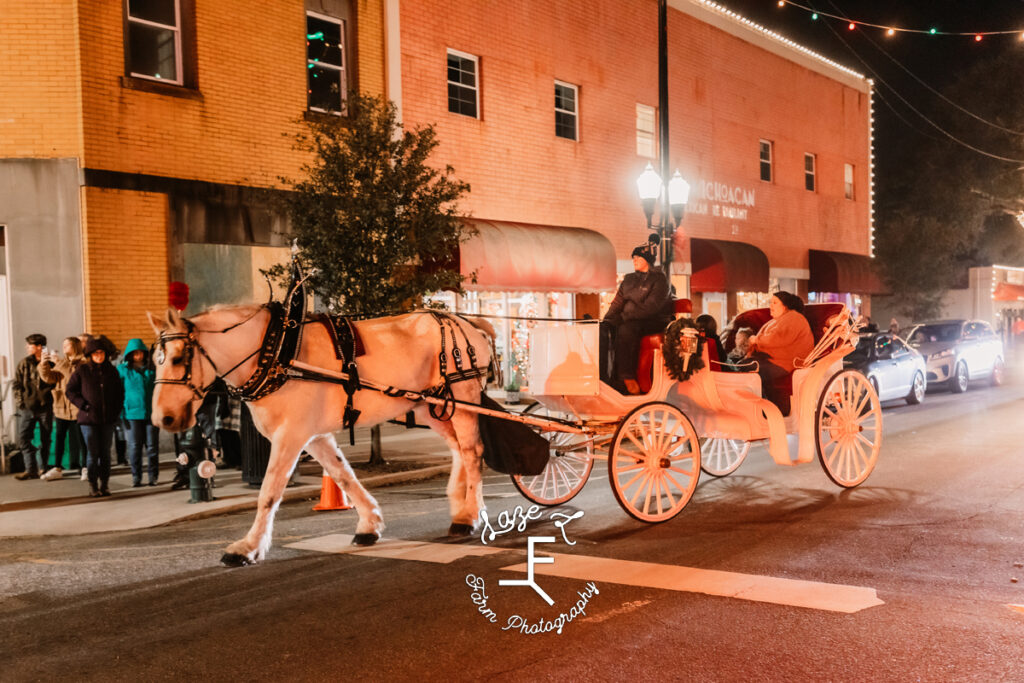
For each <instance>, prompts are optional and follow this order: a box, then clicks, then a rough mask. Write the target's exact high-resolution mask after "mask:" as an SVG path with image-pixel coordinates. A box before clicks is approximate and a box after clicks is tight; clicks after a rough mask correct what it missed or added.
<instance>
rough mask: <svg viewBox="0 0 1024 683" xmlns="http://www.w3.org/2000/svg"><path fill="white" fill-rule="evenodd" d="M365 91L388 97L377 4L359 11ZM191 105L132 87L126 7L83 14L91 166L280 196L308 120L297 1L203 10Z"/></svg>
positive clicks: (95, 5)
mask: <svg viewBox="0 0 1024 683" xmlns="http://www.w3.org/2000/svg"><path fill="white" fill-rule="evenodd" d="M353 5H354V6H355V7H356V10H357V12H358V15H359V16H358V21H357V25H358V27H359V33H358V40H357V48H358V53H359V58H358V59H359V64H358V69H359V81H360V85H361V88H362V89H364V90H369V91H372V92H381V91H382V90H383V78H384V77H383V69H384V67H383V52H382V47H381V46H382V34H381V31H382V29H381V25H382V24H381V22H382V18H381V16H380V15H381V13H382V9H381V0H354V2H353ZM195 6H196V11H195V14H196V26H195V36H196V38H195V55H196V63H197V69H196V72H197V79H198V88H197V91H196V92H195V93H193V96H192V97H175V96H172V95H168V94H162V93H154V92H145V91H141V90H137V89H132V88H130V87H125V86H124V84H123V80H122V77H123V75H124V37H123V33H124V29H123V10H122V5H121V3H116V2H89V3H83V4H82V9H81V12H82V20H81V26H82V28H81V30H82V45H83V47H82V64H83V76H82V78H83V104H84V110H83V121H84V130H85V158H84V165H85V166H87V167H90V168H102V169H111V170H118V171H124V172H129V173H146V174H154V175H162V176H172V177H178V178H195V179H202V180H208V181H212V182H221V183H230V184H247V185H261V186H262V185H276V184H278V177H279V176H282V175H284V176H288V177H295V176H296V174H297V173H298V171H299V167H300V164H301V162H302V156H301V155H300V154H299V153H298V152H297V151H296V150H294V149H293V148H292V142H293V139H294V135H295V133H296V132H298V131H299V130H300V128H301V125H300V124H299V123H298V121H299V119H301V117H302V116H303V114H304V112H305V111H306V69H305V64H306V52H305V50H306V38H305V35H306V25H305V10H304V6H303V3H302V1H301V0H288V1H284V0H278V1H276V2H266V3H260V5H259V8H258V9H256V8H253V10H252V11H245V12H239V11H238V10H237V7H235V6H234V5H232V4H230V3H224V2H219V1H218V0H195Z"/></svg>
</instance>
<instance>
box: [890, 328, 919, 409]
mask: <svg viewBox="0 0 1024 683" xmlns="http://www.w3.org/2000/svg"><path fill="white" fill-rule="evenodd" d="M892 359H893V361H894V363H895V367H894V370H895V371H894V373H893V374H894V375H895V376H896V383H897V385H898V391H899V396H906V395H907V394H909V393H910V388H911V387H912V386H913V384H914V375H915V374H917V372H918V370H917V366H916V365H915V364H914V354H912V353H911V352H910V349H908V348H907V347H906V345H905V344H904V343H903V341H902V340H900V339H899V338H897V337H893V338H892Z"/></svg>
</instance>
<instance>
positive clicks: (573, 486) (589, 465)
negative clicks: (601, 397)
mask: <svg viewBox="0 0 1024 683" xmlns="http://www.w3.org/2000/svg"><path fill="white" fill-rule="evenodd" d="M523 412H524V413H531V414H534V415H543V416H547V417H565V415H563V414H562V413H557V412H554V411H549V410H548V409H547V408H545V407H544V406H542V405H541V404H540V403H536V402H535V403H531V404H530V405H529V406H528V407H527V408H526V410H524V411H523ZM534 429H535V430H537V431H538V433H539V434H540V435H541V436H543V437H544V438H545V439H547V441H548V443H549V444H550V450H549V453H548V464H547V465H545V466H544V471H543V472H541V473H540V474H537V475H520V474H513V475H512V484H513V485H514V486H515V487H516V488H517V489H519V493H521V494H523V496H525V497H526V498H527V499H528V500H530V501H532V502H534V503H537V504H538V505H561V504H562V503H566V502H568V501H570V500H572V499H573V498H574V497H575V496H576V494H577V493H579V492H580V491H582V490H583V485H584V484H586V483H587V478H588V477H589V476H590V471H591V470H592V469H594V458H593V455H594V448H593V443H594V442H593V438H592V437H587V436H584V435H582V434H570V433H568V432H552V431H544V430H543V429H541V428H537V427H534Z"/></svg>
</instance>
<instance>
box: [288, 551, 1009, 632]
mask: <svg viewBox="0 0 1024 683" xmlns="http://www.w3.org/2000/svg"><path fill="white" fill-rule="evenodd" d="M285 547H286V548H295V549H296V550H311V551H314V552H321V553H334V554H343V555H360V556H364V557H382V558H388V559H393V560H416V561H418V562H432V563H435V564H451V563H452V562H455V561H456V560H461V559H463V558H466V557H485V556H489V555H496V554H498V553H510V552H511V553H518V554H523V553H524V551H523V550H522V549H519V548H496V547H488V546H483V545H476V544H472V545H469V544H460V543H430V542H428V541H405V540H402V539H385V540H382V541H379V542H378V543H376V544H375V545H372V546H354V545H352V536H351V535H350V534H329V535H327V536H320V537H318V538H308V539H305V540H303V541H298V542H296V543H288V544H286V545H285ZM543 555H550V556H551V557H554V558H555V562H554V564H536V565H534V568H533V570H534V573H535V574H543V575H547V576H558V577H562V578H567V579H579V580H581V581H593V582H595V583H601V582H605V583H617V584H622V585H626V586H638V587H641V588H659V589H662V590H671V591H683V592H688V593H703V594H705V595H715V596H720V597H726V598H737V599H740V600H752V601H755V602H768V603H773V604H776V605H789V606H792V607H806V608H808V609H818V610H825V611H829V612H842V613H844V614H853V613H854V612H859V611H861V610H863V609H867V608H869V607H875V606H877V605H884V604H885V603H884V602H883V601H882V600H879V599H878V595H877V593H876V592H875V589H874V588H866V587H863V586H847V585H843V584H836V583H822V582H818V581H801V580H798V579H783V578H777V577H773V576H758V575H756V574H740V573H737V572H725V571H718V570H714V569H697V568H695V567H680V566H676V565H668V564H655V563H653V562H634V561H630V560H616V559H611V558H606V557H591V556H587V555H566V554H563V553H543ZM501 569H502V570H503V571H514V572H524V573H525V572H526V570H527V568H526V563H520V564H514V565H510V566H507V567H502V568H501ZM1009 607H1011V608H1013V609H1018V610H1020V611H1022V612H1024V605H1009Z"/></svg>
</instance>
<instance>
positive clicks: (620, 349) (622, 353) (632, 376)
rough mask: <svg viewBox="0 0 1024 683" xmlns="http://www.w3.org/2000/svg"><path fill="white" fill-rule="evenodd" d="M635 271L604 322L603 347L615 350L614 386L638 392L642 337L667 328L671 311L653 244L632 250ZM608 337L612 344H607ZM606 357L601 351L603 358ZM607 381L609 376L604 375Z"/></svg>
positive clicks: (624, 284) (616, 295)
mask: <svg viewBox="0 0 1024 683" xmlns="http://www.w3.org/2000/svg"><path fill="white" fill-rule="evenodd" d="M632 257H633V268H634V269H635V272H633V273H630V274H629V275H627V276H626V277H625V278H624V279H623V280H622V284H620V285H619V291H618V292H616V293H615V299H613V300H612V304H611V307H610V308H609V309H608V312H607V313H606V314H605V316H604V320H603V321H601V340H602V342H604V344H603V348H604V349H606V348H607V347H608V346H610V347H611V348H612V349H613V351H614V356H613V359H614V360H613V363H612V367H614V369H615V371H614V374H615V379H614V381H613V382H611V384H612V386H613V387H615V388H616V389H617V390H618V391H620V392H622V393H626V392H628V393H630V394H639V393H640V386H639V385H638V384H637V382H636V366H637V360H638V355H639V352H640V340H641V339H642V338H643V337H644V336H646V335H648V334H657V333H659V332H661V331H662V330H664V329H665V326H666V325H668V324H669V323H670V322H671V320H672V316H671V314H670V313H669V300H670V296H669V288H668V280H667V279H666V278H665V275H664V273H662V272H661V271H659V270H657V269H655V268H654V261H655V255H654V249H653V247H652V246H651V245H650V244H645V245H643V246H640V247H637V248H636V249H634V250H633V253H632ZM609 340H613V341H611V344H608V341H609ZM605 357H606V351H605V350H602V353H601V358H602V359H604V358H605ZM602 379H603V380H605V381H608V377H607V376H603V377H602Z"/></svg>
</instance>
